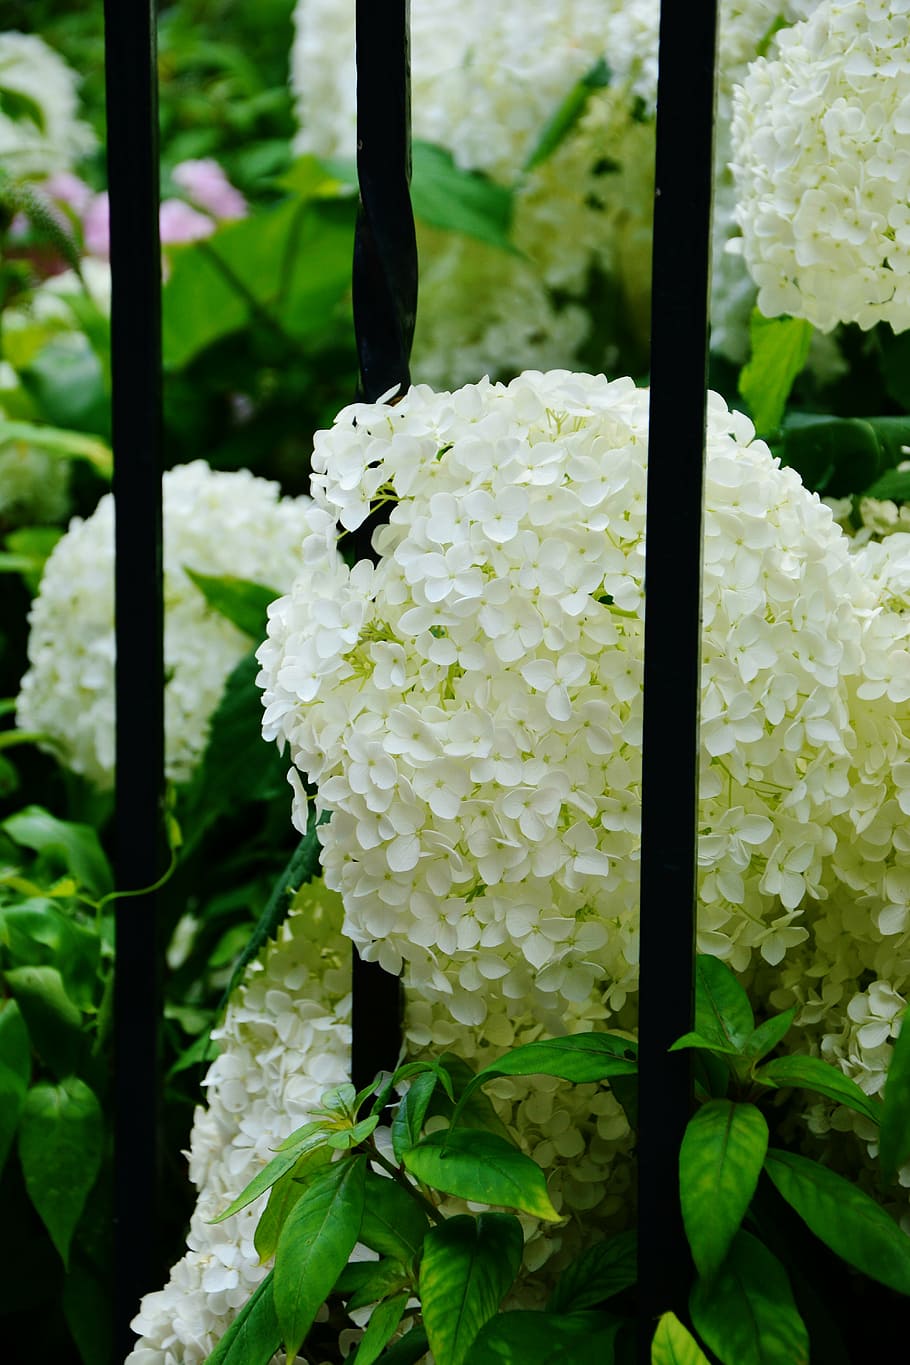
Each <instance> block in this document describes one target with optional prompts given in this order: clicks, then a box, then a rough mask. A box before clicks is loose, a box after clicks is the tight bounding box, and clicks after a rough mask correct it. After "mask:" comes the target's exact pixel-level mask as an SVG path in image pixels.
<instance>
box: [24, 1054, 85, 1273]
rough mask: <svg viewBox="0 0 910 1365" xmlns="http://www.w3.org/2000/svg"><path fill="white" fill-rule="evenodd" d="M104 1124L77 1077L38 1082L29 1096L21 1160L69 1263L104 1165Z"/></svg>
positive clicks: (56, 1242)
mask: <svg viewBox="0 0 910 1365" xmlns="http://www.w3.org/2000/svg"><path fill="white" fill-rule="evenodd" d="M103 1142H104V1120H103V1117H102V1114H101V1106H100V1105H99V1103H98V1100H97V1099H96V1097H95V1095H94V1093H93V1092H92V1091H91V1090H90V1089H89V1088H88V1086H87V1085H86V1084H85V1083H84V1082H83V1081H80V1080H79V1079H78V1078H77V1077H76V1076H68V1077H67V1078H66V1080H64V1081H62V1082H61V1084H60V1085H50V1084H49V1083H48V1082H47V1081H39V1082H38V1084H37V1085H34V1086H32V1088H31V1090H30V1091H29V1092H28V1094H27V1095H26V1097H25V1104H24V1106H23V1109H22V1118H21V1119H20V1122H19V1160H20V1162H21V1164H22V1174H23V1176H24V1177H25V1187H26V1189H27V1190H28V1194H29V1198H30V1199H31V1201H32V1203H33V1204H34V1206H35V1208H36V1209H37V1211H38V1214H39V1216H40V1218H41V1221H42V1222H43V1224H44V1226H45V1227H46V1228H47V1230H48V1232H49V1233H50V1235H51V1240H52V1242H53V1243H54V1246H55V1247H56V1248H57V1250H58V1251H59V1253H60V1256H61V1257H62V1259H63V1264H64V1265H66V1264H67V1263H68V1261H69V1249H70V1242H71V1241H72V1237H73V1233H74V1232H75V1230H76V1224H77V1223H78V1222H79V1218H80V1215H81V1214H82V1210H83V1208H84V1207H85V1201H86V1199H87V1198H88V1195H89V1191H90V1190H91V1188H92V1186H93V1185H94V1183H95V1179H96V1177H97V1175H98V1170H99V1168H100V1165H101V1151H102V1146H103Z"/></svg>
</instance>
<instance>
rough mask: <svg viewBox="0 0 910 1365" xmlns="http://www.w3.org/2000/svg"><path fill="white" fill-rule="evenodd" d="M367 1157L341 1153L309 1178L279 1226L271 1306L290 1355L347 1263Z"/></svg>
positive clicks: (357, 1223) (361, 1201)
mask: <svg viewBox="0 0 910 1365" xmlns="http://www.w3.org/2000/svg"><path fill="white" fill-rule="evenodd" d="M365 1176H366V1157H365V1156H354V1157H347V1158H342V1160H341V1161H336V1162H335V1163H334V1165H332V1166H329V1167H328V1169H327V1170H326V1171H325V1172H324V1173H322V1174H320V1175H319V1176H317V1177H316V1178H315V1179H313V1180H312V1181H311V1182H310V1184H309V1185H308V1186H307V1189H306V1193H305V1194H304V1196H303V1198H302V1199H300V1200H298V1202H297V1203H296V1204H295V1205H294V1207H293V1209H292V1210H291V1212H290V1213H289V1215H288V1218H287V1222H286V1223H285V1225H284V1227H283V1228H282V1230H281V1237H280V1238H279V1241H278V1250H277V1251H276V1253H275V1288H274V1296H275V1311H276V1312H277V1314H278V1325H279V1327H280V1328H281V1336H282V1340H283V1341H284V1345H285V1351H286V1354H287V1356H288V1358H289V1359H291V1360H293V1358H294V1356H295V1354H296V1352H297V1351H298V1349H299V1347H300V1345H301V1343H302V1342H303V1339H304V1337H305V1336H306V1334H307V1332H309V1330H310V1328H311V1327H312V1325H313V1322H314V1320H315V1318H316V1314H317V1313H318V1311H319V1309H320V1308H321V1307H322V1305H323V1303H324V1302H325V1299H326V1296H327V1295H328V1294H329V1293H330V1291H331V1289H332V1286H333V1285H334V1283H335V1281H336V1280H337V1279H338V1276H339V1275H340V1274H341V1271H342V1269H343V1268H344V1266H345V1265H346V1264H347V1260H348V1257H349V1256H350V1254H351V1252H352V1251H353V1250H354V1246H355V1244H356V1242H357V1239H358V1236H359V1234H360V1224H361V1220H362V1218H363V1204H364V1190H365V1184H364V1179H365Z"/></svg>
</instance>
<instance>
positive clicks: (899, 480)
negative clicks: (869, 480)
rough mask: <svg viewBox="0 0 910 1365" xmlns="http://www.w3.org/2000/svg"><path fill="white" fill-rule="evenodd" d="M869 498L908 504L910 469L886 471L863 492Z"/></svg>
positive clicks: (909, 499) (909, 500)
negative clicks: (887, 499)
mask: <svg viewBox="0 0 910 1365" xmlns="http://www.w3.org/2000/svg"><path fill="white" fill-rule="evenodd" d="M865 493H866V496H867V497H869V498H890V499H891V501H892V502H910V469H888V470H886V471H885V473H884V474H883V475H882V476H881V478H880V479H876V480H875V483H874V484H872V486H871V488H867V489H866V490H865Z"/></svg>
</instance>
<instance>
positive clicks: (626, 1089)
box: [610, 1076, 638, 1128]
mask: <svg viewBox="0 0 910 1365" xmlns="http://www.w3.org/2000/svg"><path fill="white" fill-rule="evenodd" d="M610 1089H611V1090H612V1092H613V1098H614V1099H615V1100H616V1103H617V1104H618V1105H620V1107H621V1108H622V1111H623V1113H624V1114H625V1116H626V1122H627V1123H628V1125H629V1127H630V1128H637V1127H638V1077H637V1076H614V1077H613V1078H612V1079H611V1081H610Z"/></svg>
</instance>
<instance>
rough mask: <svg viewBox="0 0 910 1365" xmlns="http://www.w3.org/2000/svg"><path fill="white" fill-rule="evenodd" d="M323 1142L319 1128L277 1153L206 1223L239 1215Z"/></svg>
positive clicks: (322, 1133) (323, 1136)
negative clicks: (234, 1197)
mask: <svg viewBox="0 0 910 1365" xmlns="http://www.w3.org/2000/svg"><path fill="white" fill-rule="evenodd" d="M325 1141H326V1133H325V1130H324V1129H322V1128H320V1129H319V1130H318V1131H316V1132H314V1133H311V1134H310V1136H309V1138H306V1139H304V1140H303V1141H302V1142H299V1143H297V1145H296V1146H294V1147H291V1148H289V1149H288V1150H286V1151H280V1152H278V1154H277V1155H276V1156H273V1157H272V1159H271V1161H269V1162H268V1163H267V1164H266V1165H265V1166H263V1168H262V1170H261V1171H257V1172H256V1174H255V1175H254V1176H253V1179H252V1180H251V1181H250V1182H249V1184H248V1185H245V1186H244V1188H243V1189H242V1190H241V1191H240V1193H239V1194H238V1195H237V1197H236V1199H232V1200H231V1202H230V1204H228V1206H227V1208H226V1209H222V1211H221V1213H219V1214H218V1215H217V1216H216V1217H215V1218H210V1219H209V1220H208V1221H209V1222H210V1223H223V1222H224V1220H225V1218H230V1217H231V1216H232V1215H233V1214H235V1213H239V1212H240V1210H241V1209H245V1208H246V1206H247V1204H252V1202H253V1200H254V1199H258V1198H259V1196H260V1195H261V1194H265V1192H266V1190H270V1189H271V1188H272V1186H273V1185H274V1184H275V1183H276V1182H277V1181H279V1180H280V1179H281V1177H282V1176H283V1175H284V1174H285V1173H286V1172H287V1171H290V1170H291V1168H292V1167H293V1166H296V1165H297V1162H298V1161H299V1160H300V1158H301V1157H302V1156H304V1155H305V1154H306V1153H307V1152H309V1151H312V1150H313V1149H314V1148H316V1147H321V1146H323V1145H324V1144H325Z"/></svg>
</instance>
